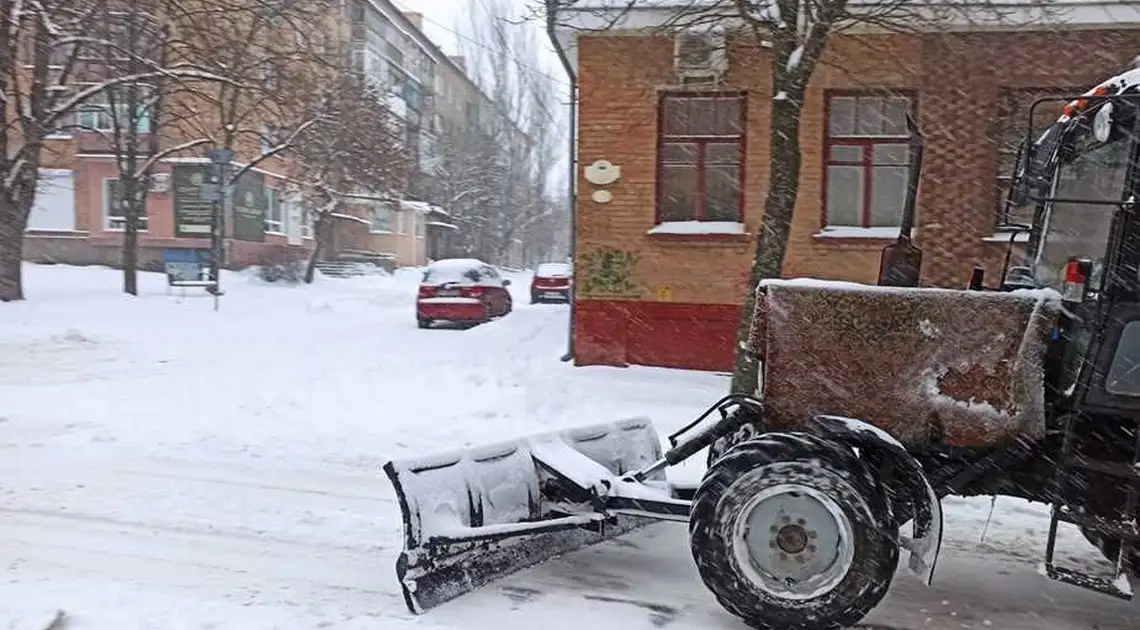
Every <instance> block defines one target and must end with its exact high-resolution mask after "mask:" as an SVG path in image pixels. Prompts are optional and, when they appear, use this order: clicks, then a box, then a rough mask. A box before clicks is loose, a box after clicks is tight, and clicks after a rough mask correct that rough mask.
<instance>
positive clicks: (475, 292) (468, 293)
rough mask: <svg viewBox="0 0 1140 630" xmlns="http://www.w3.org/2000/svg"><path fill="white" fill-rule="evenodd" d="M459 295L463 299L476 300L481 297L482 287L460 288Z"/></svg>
mask: <svg viewBox="0 0 1140 630" xmlns="http://www.w3.org/2000/svg"><path fill="white" fill-rule="evenodd" d="M459 295H462V296H463V297H465V298H477V297H480V296H481V295H483V287H460V288H459Z"/></svg>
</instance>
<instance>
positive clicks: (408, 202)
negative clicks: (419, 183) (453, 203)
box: [400, 199, 451, 217]
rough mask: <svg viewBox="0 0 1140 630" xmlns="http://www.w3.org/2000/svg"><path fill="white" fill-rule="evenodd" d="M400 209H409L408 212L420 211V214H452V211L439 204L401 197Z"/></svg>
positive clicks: (446, 215) (447, 215)
mask: <svg viewBox="0 0 1140 630" xmlns="http://www.w3.org/2000/svg"><path fill="white" fill-rule="evenodd" d="M400 209H401V210H407V211H408V212H418V213H420V214H439V215H442V216H445V217H449V216H451V213H450V212H448V211H447V210H444V209H443V208H440V207H439V206H437V205H433V204H430V203H428V202H426V201H414V200H412V199H401V200H400Z"/></svg>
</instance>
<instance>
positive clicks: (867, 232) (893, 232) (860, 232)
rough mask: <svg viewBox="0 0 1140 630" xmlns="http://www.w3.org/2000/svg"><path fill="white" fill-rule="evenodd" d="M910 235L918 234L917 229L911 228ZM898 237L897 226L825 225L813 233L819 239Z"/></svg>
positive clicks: (880, 238)
mask: <svg viewBox="0 0 1140 630" xmlns="http://www.w3.org/2000/svg"><path fill="white" fill-rule="evenodd" d="M910 236H911V238H914V237H915V236H916V235H915V230H911V232H910ZM898 237H899V229H898V228H897V227H873V228H865V227H853V226H852V227H825V228H823V229H822V230H820V231H819V232H816V233H815V234H812V238H813V239H815V240H817V241H893V240H895V239H897V238H898Z"/></svg>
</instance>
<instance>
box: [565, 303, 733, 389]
mask: <svg viewBox="0 0 1140 630" xmlns="http://www.w3.org/2000/svg"><path fill="white" fill-rule="evenodd" d="M576 306H577V322H576V324H575V336H574V357H575V364H576V365H615V366H626V365H630V364H634V365H648V366H654V367H668V368H681V369H690V370H708V371H718V372H721V371H723V372H727V371H731V370H732V361H733V356H734V350H733V348H734V345H735V342H736V328H737V325H738V323H739V321H740V307H739V306H735V305H731V304H683V303H677V302H641V301H632V300H631V301H627V300H579V301H578V302H577V305H576Z"/></svg>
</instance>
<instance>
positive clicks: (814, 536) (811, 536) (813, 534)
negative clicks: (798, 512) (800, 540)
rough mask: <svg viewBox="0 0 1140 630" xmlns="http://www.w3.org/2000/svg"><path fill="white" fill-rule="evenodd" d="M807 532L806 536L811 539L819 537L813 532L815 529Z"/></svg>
mask: <svg viewBox="0 0 1140 630" xmlns="http://www.w3.org/2000/svg"><path fill="white" fill-rule="evenodd" d="M807 534H808V538H812V539H815V538H819V534H817V533H816V532H815V530H812V531H810V532H808V533H807Z"/></svg>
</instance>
